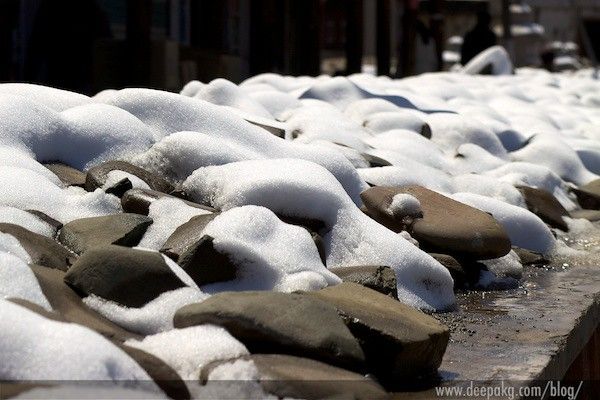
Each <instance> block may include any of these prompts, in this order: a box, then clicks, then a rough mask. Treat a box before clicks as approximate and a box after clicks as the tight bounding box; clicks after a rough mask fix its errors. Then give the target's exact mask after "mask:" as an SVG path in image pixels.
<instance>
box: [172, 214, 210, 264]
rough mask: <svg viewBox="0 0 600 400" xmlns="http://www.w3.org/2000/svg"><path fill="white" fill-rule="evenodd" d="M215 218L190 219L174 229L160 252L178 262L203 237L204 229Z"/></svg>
mask: <svg viewBox="0 0 600 400" xmlns="http://www.w3.org/2000/svg"><path fill="white" fill-rule="evenodd" d="M216 216H217V214H202V215H197V216H195V217H192V218H191V219H190V220H189V221H188V222H186V223H185V224H182V225H180V226H178V227H177V229H175V231H174V232H173V233H172V234H171V236H169V238H168V239H167V241H166V242H165V244H164V245H163V246H162V248H161V249H160V251H161V252H163V253H165V254H166V255H167V256H169V257H170V258H172V259H173V260H175V261H177V260H179V256H181V255H182V254H183V253H185V252H186V251H187V250H188V249H189V248H190V247H191V246H193V245H195V244H196V243H197V242H198V241H199V240H200V239H201V238H202V236H204V233H203V232H204V228H206V225H208V224H209V223H210V222H211V221H212V220H213V219H215V217H216Z"/></svg>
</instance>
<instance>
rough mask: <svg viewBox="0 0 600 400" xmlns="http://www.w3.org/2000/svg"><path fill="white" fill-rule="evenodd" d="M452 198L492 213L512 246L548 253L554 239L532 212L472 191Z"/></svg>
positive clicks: (550, 250)
mask: <svg viewBox="0 0 600 400" xmlns="http://www.w3.org/2000/svg"><path fill="white" fill-rule="evenodd" d="M451 197H452V198H453V199H454V200H456V201H460V202H461V203H465V204H467V205H469V206H471V207H475V208H478V209H480V210H482V211H485V212H488V213H490V214H492V216H493V217H494V218H495V219H496V220H497V221H498V222H499V223H500V224H501V225H502V226H503V227H504V229H505V230H506V233H507V234H508V237H509V238H510V241H511V242H512V244H513V246H518V247H521V248H524V249H527V250H531V251H534V252H536V253H540V254H543V255H550V254H551V253H552V250H553V248H554V246H555V239H554V236H553V235H552V232H551V231H550V229H549V228H548V227H547V226H546V224H545V223H544V222H543V221H542V220H541V219H540V218H539V217H538V216H537V215H535V214H533V213H532V212H530V211H528V210H526V209H524V208H521V207H517V206H513V205H511V204H507V203H505V202H503V201H500V200H496V199H492V198H490V197H486V196H480V195H477V194H472V193H455V194H453V195H452V196H451Z"/></svg>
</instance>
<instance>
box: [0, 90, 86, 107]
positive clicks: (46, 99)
mask: <svg viewBox="0 0 600 400" xmlns="http://www.w3.org/2000/svg"><path fill="white" fill-rule="evenodd" d="M4 94H9V95H17V96H22V97H25V98H28V99H30V100H32V101H35V102H36V103H40V104H43V105H44V106H46V107H48V108H51V109H52V110H54V111H59V112H60V111H64V110H66V109H68V108H72V107H76V106H81V105H84V104H87V103H89V102H90V98H89V97H88V96H85V95H83V94H79V93H75V92H69V91H68V90H62V89H55V88H52V87H47V86H40V85H33V84H30V83H3V84H1V85H0V95H4Z"/></svg>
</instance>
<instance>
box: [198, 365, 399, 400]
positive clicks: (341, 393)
mask: <svg viewBox="0 0 600 400" xmlns="http://www.w3.org/2000/svg"><path fill="white" fill-rule="evenodd" d="M237 360H251V361H252V362H253V363H254V365H255V366H256V369H257V370H258V373H259V383H260V385H261V386H262V389H263V390H264V391H265V392H267V393H270V394H272V395H275V396H277V397H278V398H280V399H281V398H293V399H306V400H321V399H354V400H379V399H387V398H389V395H388V393H386V391H385V390H384V389H383V388H382V387H381V386H380V385H379V384H378V383H376V382H374V381H373V380H371V379H369V378H367V377H364V376H362V375H360V374H357V373H354V372H350V371H347V370H344V369H341V368H337V367H334V366H331V365H327V364H324V363H322V362H319V361H315V360H311V359H308V358H301V357H293V356H289V355H282V354H253V355H250V356H245V357H242V358H238V359H236V360H229V361H219V362H214V363H211V364H209V365H208V366H206V367H205V368H204V369H203V370H202V373H201V375H200V381H201V382H202V383H204V384H206V383H207V379H208V375H209V374H210V373H211V372H212V371H213V370H214V369H215V368H216V367H218V366H222V365H224V364H229V363H231V362H234V361H237ZM208 384H209V385H211V384H216V385H218V384H219V382H218V381H209V382H208ZM227 384H228V385H232V384H234V382H227ZM239 385H240V388H241V389H242V390H243V385H244V383H243V381H240V382H239ZM217 387H218V386H217Z"/></svg>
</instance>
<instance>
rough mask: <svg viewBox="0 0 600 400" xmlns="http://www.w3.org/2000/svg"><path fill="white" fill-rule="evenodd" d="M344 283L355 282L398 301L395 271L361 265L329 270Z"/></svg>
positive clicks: (387, 268)
mask: <svg viewBox="0 0 600 400" xmlns="http://www.w3.org/2000/svg"><path fill="white" fill-rule="evenodd" d="M329 270H330V271H331V272H333V273H334V274H336V275H337V276H339V277H340V279H341V280H342V281H344V282H354V283H358V284H359V285H363V286H366V287H368V288H369V289H373V290H376V291H378V292H379V293H383V294H385V295H386V296H390V297H391V298H393V299H396V300H398V288H397V282H396V274H395V273H394V270H393V269H391V268H390V267H386V266H376V265H360V266H348V267H335V268H330V269H329Z"/></svg>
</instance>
